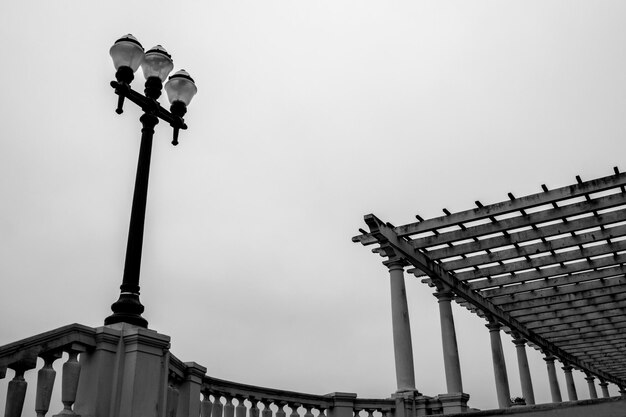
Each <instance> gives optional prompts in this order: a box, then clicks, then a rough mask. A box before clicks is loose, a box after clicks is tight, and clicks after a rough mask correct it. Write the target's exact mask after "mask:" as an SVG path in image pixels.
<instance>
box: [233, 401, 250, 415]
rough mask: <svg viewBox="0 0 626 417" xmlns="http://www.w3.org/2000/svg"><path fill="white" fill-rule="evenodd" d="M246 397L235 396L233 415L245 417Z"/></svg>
mask: <svg viewBox="0 0 626 417" xmlns="http://www.w3.org/2000/svg"><path fill="white" fill-rule="evenodd" d="M245 401H246V399H245V398H243V397H237V407H235V417H246V412H247V411H248V409H247V408H246V403H245Z"/></svg>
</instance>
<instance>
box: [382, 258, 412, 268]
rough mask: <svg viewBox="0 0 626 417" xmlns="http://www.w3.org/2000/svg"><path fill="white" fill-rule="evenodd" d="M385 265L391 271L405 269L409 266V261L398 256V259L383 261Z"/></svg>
mask: <svg viewBox="0 0 626 417" xmlns="http://www.w3.org/2000/svg"><path fill="white" fill-rule="evenodd" d="M383 265H385V266H386V267H387V268H388V269H389V271H394V270H399V269H401V270H403V271H404V267H405V266H407V265H408V264H407V262H406V261H405V260H404V259H400V258H396V259H389V260H387V261H384V262H383Z"/></svg>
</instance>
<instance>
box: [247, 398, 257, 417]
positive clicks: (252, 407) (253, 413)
mask: <svg viewBox="0 0 626 417" xmlns="http://www.w3.org/2000/svg"><path fill="white" fill-rule="evenodd" d="M249 400H250V414H249V417H259V407H258V406H257V402H258V401H257V400H256V399H255V398H254V397H251V398H249Z"/></svg>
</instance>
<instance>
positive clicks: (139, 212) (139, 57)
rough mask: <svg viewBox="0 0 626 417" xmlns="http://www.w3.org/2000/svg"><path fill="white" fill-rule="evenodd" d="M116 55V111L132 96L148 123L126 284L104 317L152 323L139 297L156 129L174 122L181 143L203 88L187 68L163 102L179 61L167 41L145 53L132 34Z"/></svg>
mask: <svg viewBox="0 0 626 417" xmlns="http://www.w3.org/2000/svg"><path fill="white" fill-rule="evenodd" d="M110 54H111V58H112V59H113V65H114V66H115V69H116V73H115V78H116V80H117V81H111V87H113V88H114V89H115V94H117V95H118V96H119V98H118V102H117V109H116V110H115V111H116V112H117V113H118V114H122V112H123V106H124V100H125V99H128V100H130V101H132V102H133V103H135V104H137V105H138V106H139V107H141V109H142V110H143V115H142V116H141V117H140V118H139V120H140V121H141V124H142V129H141V145H140V148H139V161H138V163H137V176H136V178H135V191H134V194H133V205H132V209H131V214H130V226H129V230H128V243H127V246H126V260H125V263H124V276H123V278H122V285H121V286H120V297H119V299H118V300H117V301H116V302H115V303H113V305H112V306H111V310H112V311H113V314H112V315H110V316H109V317H107V318H106V319H105V320H104V324H107V325H108V324H115V323H129V324H133V325H136V326H140V327H148V322H147V321H146V319H144V318H143V317H141V313H143V311H144V307H143V305H142V304H141V302H140V301H139V270H140V267H141V250H142V245H143V230H144V222H145V215H146V199H147V195H148V177H149V174H150V156H151V153H152V137H153V136H154V127H155V126H156V125H157V123H159V119H160V120H163V121H164V122H166V123H168V124H169V125H170V126H172V128H173V129H174V137H173V140H172V144H173V145H177V144H178V132H179V130H181V129H183V130H184V129H187V125H186V124H185V121H184V119H183V116H184V115H185V113H186V112H187V106H188V105H189V103H190V102H191V99H192V98H193V96H194V95H195V94H196V92H197V91H198V89H197V88H196V84H195V83H194V81H193V79H192V78H191V77H190V76H189V74H188V73H187V72H186V71H185V70H180V71H178V72H176V73H174V75H172V76H170V77H169V80H168V81H167V82H166V83H165V92H166V93H167V96H168V98H169V101H170V110H169V111H168V110H166V109H165V108H163V107H162V106H161V105H160V104H159V102H158V98H159V97H160V96H161V90H162V89H163V82H165V80H166V78H167V76H168V75H169V73H170V72H171V71H172V69H173V68H174V63H173V61H172V57H171V56H170V54H168V53H167V51H166V50H165V49H164V48H163V47H162V46H161V45H157V46H155V47H154V48H152V49H150V50H149V51H148V52H145V53H144V49H143V47H142V46H141V44H140V43H139V41H138V40H137V39H136V38H135V37H134V36H132V35H130V34H129V35H126V36H123V37H122V38H120V39H118V40H117V41H116V42H115V44H114V45H113V46H112V47H111V50H110ZM140 66H141V69H142V71H143V75H144V78H145V80H146V83H145V89H144V93H145V95H143V94H141V93H139V92H137V91H135V90H133V89H132V88H131V87H130V83H131V82H132V81H133V79H134V78H135V72H136V71H137V70H138V69H139V67H140Z"/></svg>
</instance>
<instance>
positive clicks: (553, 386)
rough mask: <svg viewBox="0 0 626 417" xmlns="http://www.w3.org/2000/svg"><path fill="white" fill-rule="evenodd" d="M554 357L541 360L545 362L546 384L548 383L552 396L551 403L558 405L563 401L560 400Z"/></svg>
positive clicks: (549, 356)
mask: <svg viewBox="0 0 626 417" xmlns="http://www.w3.org/2000/svg"><path fill="white" fill-rule="evenodd" d="M554 359H555V358H554V356H551V355H548V356H546V357H545V358H543V360H544V361H546V365H547V367H548V382H549V383H550V395H551V396H552V402H553V403H560V402H562V401H563V398H561V389H560V388H559V380H558V379H557V378H556V369H555V368H554Z"/></svg>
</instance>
